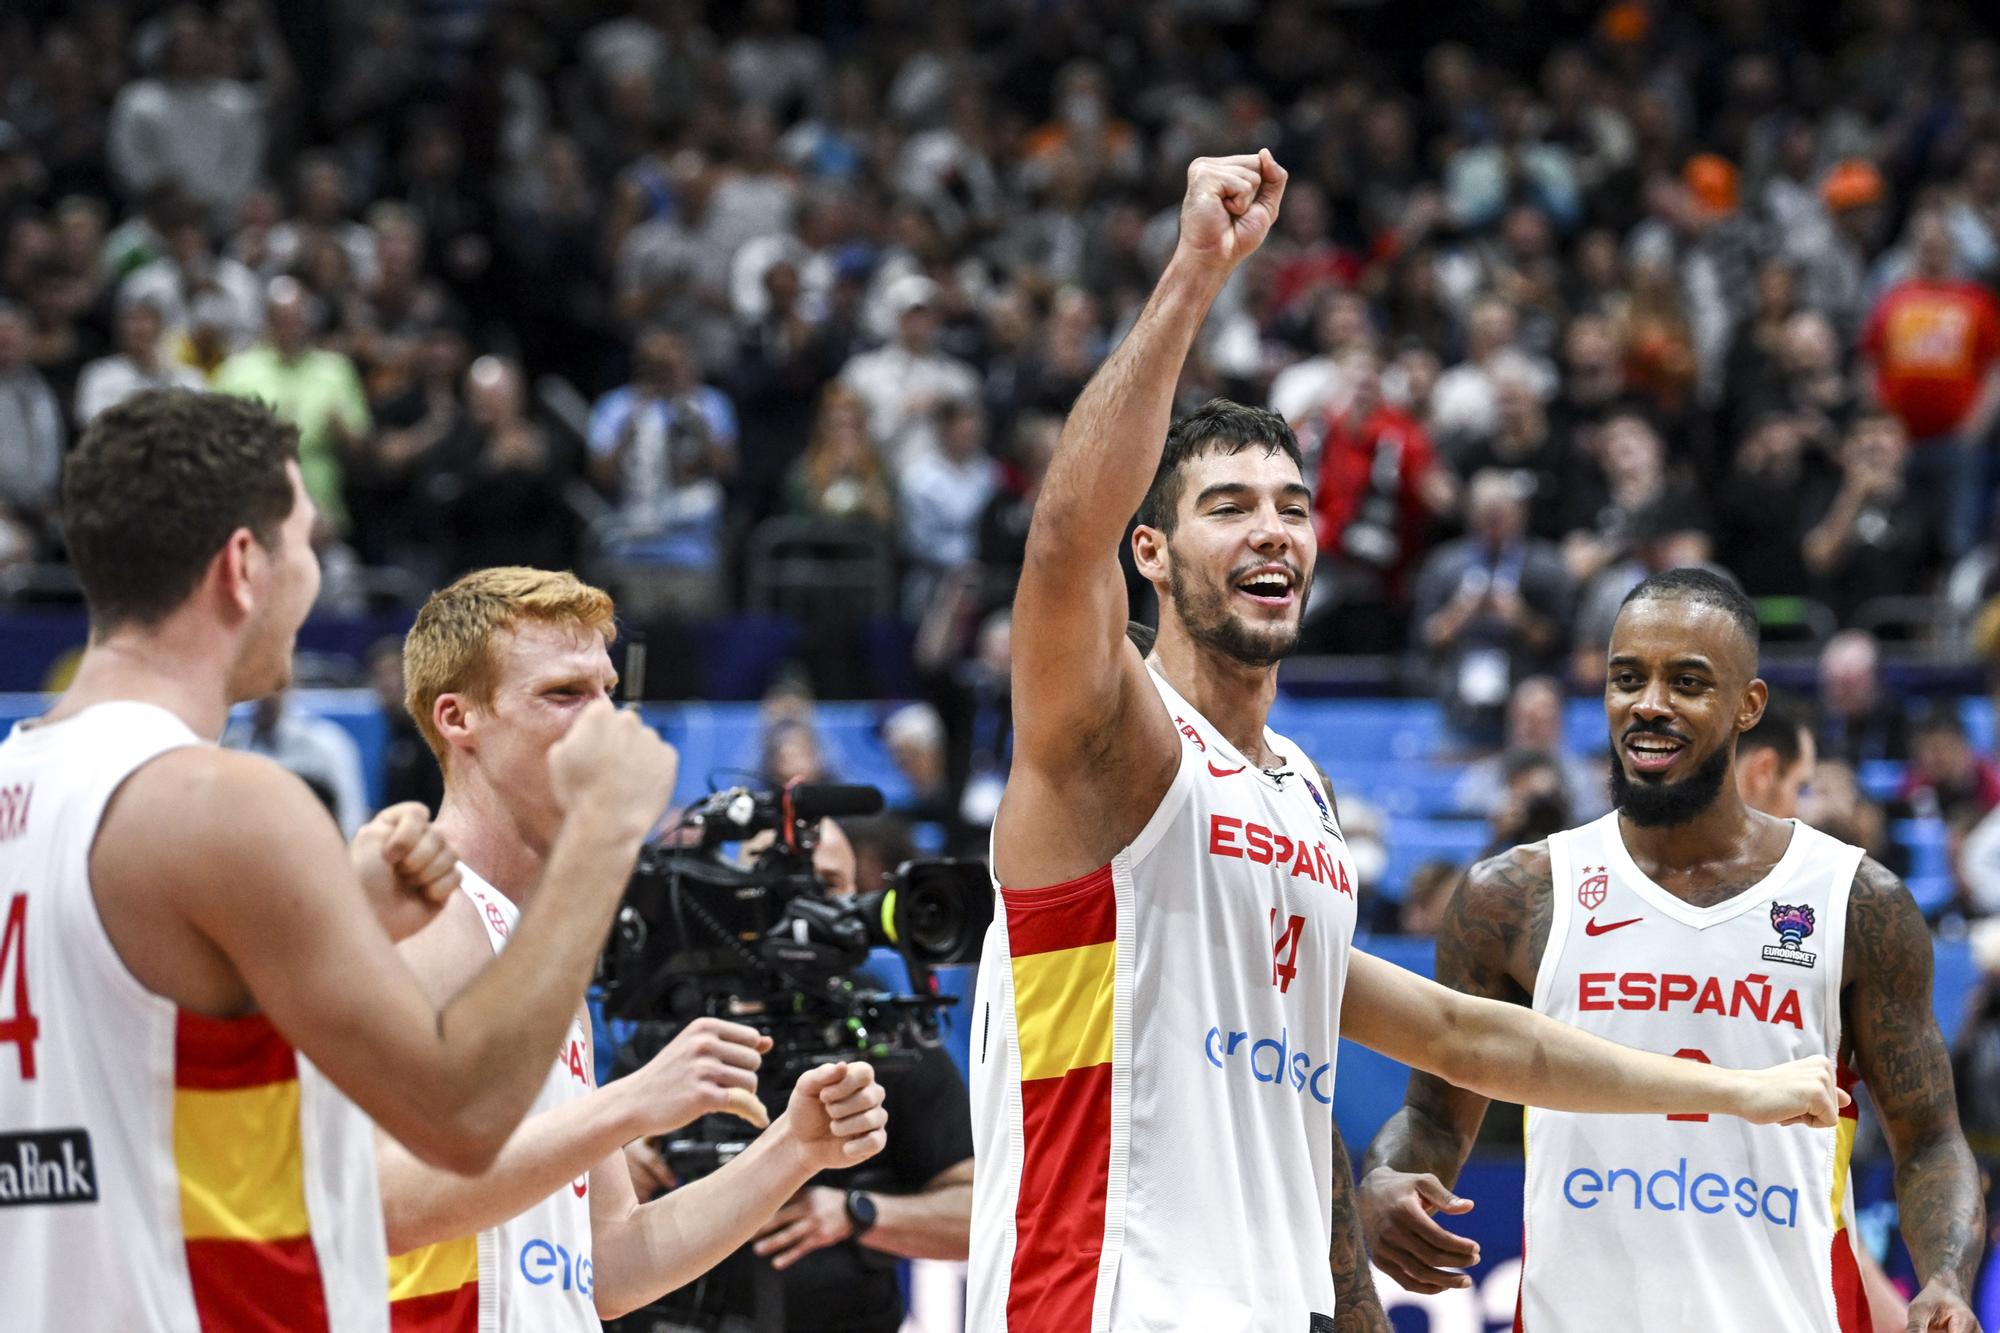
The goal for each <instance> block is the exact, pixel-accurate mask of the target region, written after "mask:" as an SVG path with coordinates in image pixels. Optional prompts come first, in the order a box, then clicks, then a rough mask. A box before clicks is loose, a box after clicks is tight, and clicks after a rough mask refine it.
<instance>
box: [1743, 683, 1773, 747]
mask: <svg viewBox="0 0 2000 1333" xmlns="http://www.w3.org/2000/svg"><path fill="white" fill-rule="evenodd" d="M1769 702H1771V687H1770V686H1769V685H1766V684H1765V683H1764V681H1763V679H1762V678H1761V677H1760V678H1758V679H1756V680H1753V681H1751V682H1750V683H1749V684H1748V685H1746V686H1744V687H1743V700H1742V702H1741V703H1739V704H1737V705H1736V734H1737V735H1739V736H1741V735H1742V734H1743V733H1744V732H1746V731H1748V730H1750V728H1752V727H1754V726H1756V725H1757V723H1758V722H1759V721H1761V720H1762V719H1763V716H1764V705H1765V704H1767V703H1769Z"/></svg>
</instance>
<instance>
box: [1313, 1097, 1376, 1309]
mask: <svg viewBox="0 0 2000 1333" xmlns="http://www.w3.org/2000/svg"><path fill="white" fill-rule="evenodd" d="M1326 1260H1327V1265H1328V1266H1329V1267H1330V1268H1332V1269H1333V1294H1334V1297H1335V1301H1334V1310H1333V1327H1334V1333H1389V1316H1388V1315H1387V1314H1385V1313H1384V1312H1383V1310H1382V1298H1381V1297H1379V1296H1377V1295H1376V1294H1375V1274H1374V1273H1373V1272H1372V1271H1370V1269H1369V1267H1368V1246H1367V1245H1366V1244H1365V1243H1364V1242H1363V1241H1362V1239H1361V1218H1360V1216H1359V1215H1358V1214H1357V1213H1356V1212H1355V1211H1354V1167H1353V1166H1352V1165H1351V1164H1350V1163H1349V1162H1348V1160H1347V1145H1346V1143H1344V1142H1342V1141H1341V1137H1340V1127H1339V1126H1338V1125H1336V1126H1334V1130H1333V1248H1332V1249H1331V1250H1330V1251H1329V1252H1328V1254H1327V1256H1326Z"/></svg>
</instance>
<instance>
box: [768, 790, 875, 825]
mask: <svg viewBox="0 0 2000 1333" xmlns="http://www.w3.org/2000/svg"><path fill="white" fill-rule="evenodd" d="M787 790H788V792H789V793H790V795H791V798H792V813H793V814H794V815H796V816H797V817H798V818H800V819H804V820H815V819H846V818H848V817H849V816H851V815H874V814H880V813H881V812H882V793H881V792H880V791H879V790H878V789H876V788H874V787H864V786H860V785H857V784H854V783H846V782H799V783H794V784H793V785H792V786H791V787H790V788H788V789H787Z"/></svg>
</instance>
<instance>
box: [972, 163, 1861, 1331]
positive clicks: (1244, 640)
mask: <svg viewBox="0 0 2000 1333" xmlns="http://www.w3.org/2000/svg"><path fill="white" fill-rule="evenodd" d="M1284 187H1285V173H1284V171H1283V170H1282V169H1281V168H1280V167H1279V166H1278V164H1277V163H1276V162H1275V161H1274V160H1272V158H1271V155H1270V154H1269V153H1268V152H1260V153H1258V154H1255V155H1254V156H1241V157H1228V158H1203V159H1200V160H1198V161H1196V162H1195V163H1194V164H1193V166H1192V167H1190V169H1189V171H1188V190H1187V196H1186V198H1185V200H1184V201H1183V204H1182V207H1181V234H1180V240H1179V244H1178V246H1177V248H1176V250H1175V253H1174V256H1173V258H1172V260H1171V261H1170V263H1169V264H1168V266H1167V269H1166V272H1165V273H1164V274H1163V275H1162V277H1161V279H1160V282H1159V285H1158V286H1157V287H1156V288H1155V290H1154V292H1153V295H1152V297H1151V299H1150V300H1149V301H1148V303H1147V305H1146V308H1145V310H1144V311H1143V312H1142V313H1141V315H1140V317H1139V319H1138V321H1137V323H1136V324H1135V326H1134V328H1133V330H1132V332H1131V333H1130V334H1129V335H1127V337H1126V339H1125V341H1124V342H1123V344H1122V345H1121V346H1120V347H1119V348H1118V350H1117V351H1116V352H1114V353H1113V354H1112V356H1111V357H1110V358H1109V360H1107V361H1106V362H1105V364H1104V366H1103V367H1102V368H1101V369H1100V370H1099V371H1098V372H1097V374H1096V375H1095V376H1094V377H1093V378H1092V380H1091V382H1090V385H1089V386H1088V387H1087V388H1086V389H1085V390H1084V392H1083V394H1082V396H1081V397H1080V398H1079V399H1078V400H1077V404H1076V407H1075V409H1074V410H1073V412H1072V413H1071V416H1070V419H1069V422H1068V424H1067V425H1066V426H1065V428H1064V432H1063V438H1062V441H1061V444H1060V445H1059V447H1058V449H1057V453H1056V457H1055V460H1054V462H1053V464H1052V466H1051V467H1050V470H1049V474H1048V478H1047V480H1046V482H1045V483H1044V485H1043V488H1042V492H1041V498H1040V501H1039V503H1038V505H1037V509H1036V513H1035V518H1034V524H1033V527H1032V528H1031V530H1030V533H1029V542H1028V555H1027V562H1026V565H1025V568H1024V570H1023V572H1022V576H1021V583H1020V588H1019V590H1018V592H1017V594H1016V597H1015V603H1014V630H1015V657H1014V708H1015V722H1016V727H1017V733H1016V749H1015V756H1014V769H1013V773H1012V776H1011V779H1010V782H1009V784H1008V788H1007V792H1006V796H1005V798H1004V799H1003V801H1002V804H1001V809H1000V812H999V817H998V819H997V821H996V823H995V827H994V855H995V862H994V871H995V875H996V879H997V881H998V883H999V884H1000V885H1001V886H1002V887H1001V889H1000V897H1001V903H1002V907H1003V911H1002V912H1001V913H999V914H997V916H996V920H995V923H994V927H993V930H992V933H991V934H990V935H989V937H988V939H987V943H986V953H985V957H984V966H983V968H982V970H981V975H980V994H979V996H978V998H977V1001H976V1005H975V1009H976V1012H975V1015H974V1020H975V1025H976V1026H975V1029H974V1031H975V1036H974V1040H973V1052H972V1056H973V1080H972V1085H973V1086H972V1091H973V1125H974V1138H975V1143H976V1147H977V1153H978V1158H979V1172H978V1175H977V1176H976V1178H975V1182H974V1186H973V1189H974V1201H973V1241H972V1256H973V1258H972V1263H973V1268H972V1275H971V1291H970V1294H969V1300H968V1311H967V1318H968V1326H969V1327H970V1328H972V1329H975V1330H998V1329H1003V1328H1005V1329H1011V1330H1013V1333H1076V1331H1077V1330H1082V1329H1098V1330H1102V1329H1116V1330H1126V1329H1190V1330H1193V1329H1199V1330H1202V1331H1203V1333H1218V1331H1226V1330H1243V1329H1259V1330H1263V1329H1269V1330H1274V1333H1276V1331H1282V1333H1297V1331H1298V1330H1301V1329H1307V1328H1311V1329H1320V1328H1374V1329H1382V1328H1385V1327H1386V1323H1385V1321H1384V1319H1383V1316H1382V1312H1381V1308H1380V1306H1379V1304H1377V1303H1376V1302H1375V1301H1374V1298H1373V1294H1372V1291H1371V1290H1370V1286H1369V1276H1368V1268H1367V1262H1366V1259H1365V1256H1364V1253H1363V1250H1362V1247H1361V1243H1360V1238H1359V1228H1358V1227H1357V1226H1356V1225H1355V1223H1354V1219H1353V1217H1352V1215H1351V1209H1350V1207H1349V1201H1348V1197H1347V1196H1348V1192H1349V1188H1350V1182H1349V1176H1348V1174H1347V1165H1346V1159H1345V1154H1344V1152H1342V1150H1341V1149H1340V1146H1339V1142H1338V1139H1337V1136H1336V1133H1335V1129H1334V1122H1333V1114H1332V1106H1333V1059H1334V1054H1335V1044H1336V1042H1337V1041H1338V1039H1339V1038H1340V1037H1341V1036H1342V1035H1346V1036H1349V1037H1352V1038H1354V1039H1356V1040H1358V1041H1361V1042H1363V1043H1364V1044H1366V1045H1369V1046H1371V1047H1374V1048H1375V1049H1377V1050H1380V1051H1382V1052H1384V1053H1386V1054H1388V1055H1390V1056H1392V1057H1394V1058H1396V1059H1399V1060H1403V1061H1405V1062H1407V1063H1410V1064H1413V1065H1416V1066H1418V1067H1420V1068H1424V1069H1428V1070H1432V1071H1434V1072H1436V1073H1438V1074H1440V1075H1442V1076H1443V1077H1445V1078H1447V1079H1450V1080H1452V1081H1455V1082H1458V1083H1462V1084H1465V1085H1467V1086H1470V1087H1474V1088H1478V1089H1481V1090H1482V1091H1485V1092H1487V1093H1492V1092H1494V1091H1496V1090H1499V1089H1503V1088H1504V1089H1508V1090H1510V1091H1511V1092H1512V1094H1513V1095H1515V1096H1517V1097H1520V1098H1522V1099H1525V1100H1529V1101H1542V1102H1546V1103H1548V1104H1551V1105H1557V1106H1562V1107H1565V1108H1567V1109H1570V1110H1579V1111H1581V1110H1592V1111H1646V1112H1657V1113H1665V1112H1684V1113H1689V1112H1695V1113H1698V1112H1721V1113H1727V1114H1740V1115H1745V1116H1748V1117H1750V1118H1753V1119H1756V1120H1760V1121H1786V1120H1792V1119H1797V1118H1807V1119H1810V1120H1811V1121H1812V1122H1814V1123H1817V1124H1823V1125H1830V1124H1832V1123H1833V1121H1834V1119H1835V1118H1836V1117H1835V1108H1836V1106H1837V1105H1838V1099H1839V1096H1840V1094H1839V1093H1838V1092H1837V1091H1836V1089H1835V1088H1834V1087H1833V1075H1832V1067H1831V1064H1830V1062H1829V1061H1827V1060H1826V1059H1825V1057H1823V1056H1821V1057H1817V1058H1815V1059H1811V1060H1807V1061H1803V1062H1799V1063H1796V1064H1793V1065H1790V1066H1786V1067H1784V1068H1782V1069H1777V1070H1769V1071H1760V1072H1758V1073H1754V1074H1753V1073H1745V1072H1742V1071H1739V1070H1732V1069H1724V1068H1721V1067H1719V1066H1717V1067H1710V1066H1704V1065H1698V1064H1694V1063H1692V1062H1689V1061H1684V1060H1673V1059H1669V1058H1665V1057H1661V1056H1655V1055H1647V1054H1642V1053H1639V1052H1634V1051H1629V1050H1625V1049H1623V1048H1620V1047H1617V1046H1614V1045H1612V1044H1610V1043H1608V1042H1605V1041H1602V1040H1600V1039H1597V1038H1593V1037H1589V1036H1586V1035H1584V1034H1582V1033H1580V1032H1578V1031H1576V1030H1575V1029H1573V1028H1567V1027H1564V1026H1562V1025H1561V1024H1557V1023H1553V1022H1549V1021H1547V1020H1546V1019H1543V1018H1541V1017H1540V1016H1538V1015H1533V1014H1530V1013H1529V1012H1527V1011H1526V1010H1523V1009H1519V1008H1516V1007H1513V1006H1509V1005H1504V1004H1497V1003H1492V1002H1489V1001H1483V1000H1477V999H1472V998H1469V997H1466V996H1462V995H1459V994H1457V993H1455V992H1453V991H1450V990H1447V989H1445V988H1443V987H1440V986H1436V985H1434V984H1432V983H1431V982H1428V981H1425V980H1422V979H1420V978H1418V977H1415V976H1413V975H1411V974H1410V973H1407V972H1404V971H1402V970H1400V969H1398V968H1395V967H1392V966H1389V965H1388V964H1386V963H1382V962H1380V961H1378V960H1375V959H1371V958H1369V957H1367V956H1366V955H1364V954H1359V953H1351V952H1350V949H1349V942H1350V939H1351V936H1352V934H1353V929H1354V879H1355V877H1354V866H1353V861H1352V859H1351V858H1350V857H1349V855H1348V853H1347V850H1346V847H1345V844H1344V843H1343V841H1342V839H1341V835H1340V829H1339V824H1338V822H1337V820H1336V817H1335V814H1334V812H1333V808H1332V805H1331V802H1330V800H1329V797H1328V795H1327V793H1326V788H1325V783H1324V780H1323V779H1322V778H1320V777H1319V776H1318V775H1316V774H1315V772H1314V771H1313V768H1312V765H1311V763H1310V762H1309V761H1308V760H1307V759H1306V757H1305V756H1304V755H1303V754H1301V753H1300V752H1299V750H1298V748H1297V747H1296V746H1294V745H1293V744H1292V743H1291V742H1289V741H1287V740H1285V739H1284V738H1283V737H1282V736H1279V735H1277V734H1276V733H1275V732H1272V731H1270V730H1269V729H1268V728H1267V727H1266V726H1265V718H1266V715H1267V714H1268V712H1269V710H1270V706H1271V700H1272V697H1273V694H1274V692H1275V690H1276V668H1277V663H1278V661H1279V659H1280V658H1282V657H1283V656H1284V655H1285V654H1286V653H1287V652H1289V651H1290V650H1291V648H1292V647H1293V645H1294V644H1295V643H1296V641H1297V639H1298V630H1299V612H1300V607H1301V605H1302V604H1303V601H1304V599H1305V594H1306V590H1307V587H1308V586H1309V584H1310V582H1311V578H1312V570H1313V559H1314V554H1315V546H1314V541H1313V529H1312V508H1311V494H1310V492H1309V491H1308V490H1307V488H1306V486H1305V484H1304V481H1303V479H1302V476H1301V472H1300V465H1299V452H1298V444H1297V441H1296V440H1295V439H1294V438H1293V437H1292V433H1291V431H1290V429H1289V428H1288V427H1287V426H1286V425H1285V423H1284V422H1283V421H1282V420H1281V419H1280V418H1278V417H1276V416H1274V415H1273V414H1271V413H1268V412H1262V411H1257V410H1253V409H1249V408H1243V407H1238V406H1236V405H1235V404H1231V403H1226V402H1220V401H1218V402H1214V403H1210V404H1209V405H1208V406H1207V407H1205V408H1203V409H1201V410H1200V411H1198V412H1195V413H1193V414H1192V415H1191V416H1189V417H1188V418H1186V419H1185V420H1183V421H1181V422H1180V423H1178V424H1173V423H1171V422H1170V415H1171V410H1172V403H1173V394H1174V386H1175V383H1176V381H1177V379H1178V377H1179V375H1180V370H1181V365H1182V362H1183V361H1184V360H1185V359H1186V357H1187V353H1188V349H1189V347H1190V345H1191V343H1192V342H1193V339H1194V337H1195V334H1196V332H1197V331H1198V330H1199V328H1200V326H1201V323H1202V321H1203V319H1204V317H1205V316H1206V314H1207V312H1208V308H1209V305H1210V304H1211V303H1212V302H1213V300H1214V299H1215V296H1216V294H1217V292H1218V291H1219V290H1220V289H1221V287H1222V285H1223V283H1224V282H1225V281H1227V279H1228V278H1229V275H1230V273H1231V272H1232V271H1233V270H1234V269H1235V267H1236V266H1237V265H1238V264H1239V263H1241V262H1242V261H1243V260H1244V259H1245V258H1246V257H1247V256H1248V255H1249V254H1250V253H1251V252H1252V251H1254V250H1255V249H1256V248H1257V246H1258V245H1259V244H1260V243H1261V242H1262V241H1263V239H1264V237H1265V235H1266V234H1267V233H1268V231H1269V229H1270V227H1271V224H1272V223H1273V222H1274V221H1275V220H1276V218H1277V215H1278V206H1279V200H1280V198H1281V196H1282V195H1283V193H1284ZM1170 425H1172V429H1171V430H1169V426H1170ZM1134 510H1137V511H1138V516H1139V525H1138V527H1137V529H1136V531H1135V532H1134V534H1133V536H1132V539H1131V543H1132V554H1133V557H1134V559H1135V561H1136V562H1137V565H1138V569H1139V571H1140V573H1141V574H1143V575H1144V576H1145V577H1146V578H1147V579H1148V580H1149V581H1150V582H1151V583H1152V584H1153V586H1154V587H1155V588H1156V589H1157V590H1158V592H1159V597H1160V625H1159V634H1158V637H1157V640H1156V642H1155V644H1154V647H1153V651H1152V653H1151V655H1150V656H1149V657H1145V658H1142V657H1141V656H1140V654H1139V651H1138V649H1137V648H1135V647H1133V646H1132V645H1131V643H1130V642H1129V641H1128V640H1127V638H1126V634H1125V626H1126V597H1125V588H1124V582H1123V579H1122V576H1121V574H1120V570H1119V563H1118V546H1119V542H1120V539H1121V537H1122V536H1123V534H1124V532H1125V529H1126V525H1127V522H1128V520H1129V519H1130V518H1131V516H1132V514H1133V512H1134ZM1336 1290H1338V1302H1339V1306H1338V1311H1336ZM1336 1313H1337V1314H1338V1322H1336V1318H1335V1316H1336Z"/></svg>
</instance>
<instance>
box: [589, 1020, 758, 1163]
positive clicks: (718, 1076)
mask: <svg viewBox="0 0 2000 1333" xmlns="http://www.w3.org/2000/svg"><path fill="white" fill-rule="evenodd" d="M770 1049H771V1039H770V1038H769V1037H767V1036H765V1035H764V1034H763V1033H761V1032H759V1031H757V1029H755V1028H751V1027H745V1026H743V1024H741V1023H728V1022H724V1021H723V1020H722V1019H720V1018H697V1019H695V1020H694V1022H692V1023H690V1024H688V1025H687V1026H686V1027H684V1028H682V1029H681V1031H680V1035H679V1036H677V1037H675V1038H674V1039H673V1040H672V1041H670V1042H668V1043H667V1044H666V1045H665V1046H664V1047H662V1048H661V1049H660V1053H659V1054H658V1055H655V1056H654V1057H653V1058H652V1059H650V1060H648V1061H647V1062H646V1063H645V1065H644V1066H642V1067H641V1068H640V1069H638V1070H636V1071H635V1072H634V1073H632V1074H631V1075H630V1076H629V1077H627V1078H622V1079H619V1080H618V1081H617V1082H616V1083H613V1084H610V1085H609V1086H611V1087H614V1088H621V1089H623V1090H624V1091H625V1093H626V1094H627V1096H628V1097H629V1098H630V1099H631V1103H632V1106H633V1116H634V1121H635V1128H636V1129H637V1130H638V1133H639V1134H640V1135H649V1134H665V1133H667V1132H668V1131H670V1130H676V1129H679V1128H681V1127H682V1126H684V1125H691V1124H693V1123H694V1122H695V1121H697V1120H699V1119H701V1118H702V1117H703V1116H705V1115H711V1114H717V1113H720V1114H723V1115H733V1116H737V1117H740V1118H741V1119H744V1120H748V1121H749V1122H750V1123H751V1124H753V1125H755V1126H757V1128H759V1129H763V1128H764V1127H765V1126H766V1125H768V1124H770V1117H768V1116H767V1115H765V1114H764V1103H762V1102H760V1101H758V1100H757V1069H758V1067H759V1066H760V1065H762V1064H763V1063H764V1052H766V1051H768V1050H770Z"/></svg>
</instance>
